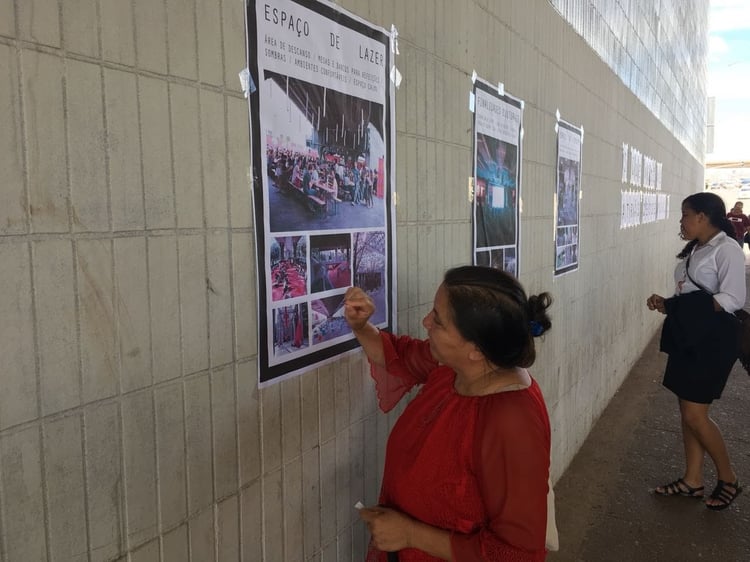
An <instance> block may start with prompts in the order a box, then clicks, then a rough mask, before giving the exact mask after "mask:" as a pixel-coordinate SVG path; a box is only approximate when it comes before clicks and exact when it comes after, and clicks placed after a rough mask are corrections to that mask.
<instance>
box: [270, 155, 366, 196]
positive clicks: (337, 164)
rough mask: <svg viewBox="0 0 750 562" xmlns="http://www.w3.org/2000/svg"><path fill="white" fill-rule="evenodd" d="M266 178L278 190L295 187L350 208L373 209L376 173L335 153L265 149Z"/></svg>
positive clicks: (362, 163) (307, 193)
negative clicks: (358, 206) (343, 203)
mask: <svg viewBox="0 0 750 562" xmlns="http://www.w3.org/2000/svg"><path fill="white" fill-rule="evenodd" d="M266 156H267V162H268V170H267V172H268V177H269V179H271V181H273V183H274V185H275V186H276V188H277V189H279V190H282V191H283V190H286V189H288V188H294V189H296V190H298V191H300V192H302V193H303V194H305V195H308V196H313V197H317V198H320V199H321V200H325V201H328V200H332V199H333V200H336V201H337V202H338V201H346V202H349V203H351V205H363V206H365V207H372V206H373V197H374V196H377V190H378V181H379V178H378V171H377V170H376V169H374V168H368V167H367V166H366V165H365V159H364V157H361V156H360V157H358V158H357V159H356V161H355V160H354V159H353V158H352V157H348V158H346V157H344V156H341V155H339V154H336V153H328V154H325V155H324V156H323V157H319V156H317V155H315V154H314V153H309V152H308V153H302V152H296V151H291V150H287V149H283V148H279V147H277V148H271V147H269V148H268V151H267V155H266Z"/></svg>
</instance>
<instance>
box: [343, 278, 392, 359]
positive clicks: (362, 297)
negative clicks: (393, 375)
mask: <svg viewBox="0 0 750 562" xmlns="http://www.w3.org/2000/svg"><path fill="white" fill-rule="evenodd" d="M374 312H375V303H374V302H373V300H372V299H371V298H370V297H368V296H367V294H366V293H365V292H364V291H363V290H362V289H360V288H359V287H350V288H349V289H348V290H347V291H346V295H345V304H344V318H346V321H347V322H348V323H349V327H350V328H351V329H352V333H353V334H354V336H355V337H356V338H357V341H359V344H360V345H361V346H362V349H363V350H364V352H365V354H366V355H367V358H368V359H369V360H370V362H371V363H372V364H374V365H377V366H378V367H382V368H385V366H386V365H385V352H384V351H383V340H382V339H381V338H380V331H379V330H378V329H377V328H376V327H375V326H373V325H372V324H371V323H370V321H369V320H370V317H371V316H372V314H373V313H374Z"/></svg>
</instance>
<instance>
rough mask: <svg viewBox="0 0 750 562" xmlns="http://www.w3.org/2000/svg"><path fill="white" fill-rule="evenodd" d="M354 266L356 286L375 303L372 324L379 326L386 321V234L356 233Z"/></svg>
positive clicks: (379, 231) (378, 231)
mask: <svg viewBox="0 0 750 562" xmlns="http://www.w3.org/2000/svg"><path fill="white" fill-rule="evenodd" d="M352 236H353V257H352V266H353V270H354V284H355V285H356V286H357V287H359V288H361V289H362V290H363V291H365V292H366V293H367V294H368V296H369V297H370V298H371V299H372V300H373V301H375V313H374V314H373V315H372V317H371V318H370V322H372V323H373V324H374V325H376V326H378V325H380V324H381V323H383V322H385V321H386V312H387V309H386V306H385V300H386V291H387V290H388V287H387V283H386V276H385V272H386V253H385V252H386V236H385V232H383V231H381V230H376V231H372V232H355V233H354V234H353V235H352Z"/></svg>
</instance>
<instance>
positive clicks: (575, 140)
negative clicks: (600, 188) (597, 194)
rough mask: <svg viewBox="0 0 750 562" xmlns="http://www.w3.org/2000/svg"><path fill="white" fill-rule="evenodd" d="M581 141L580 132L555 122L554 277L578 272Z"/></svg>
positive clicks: (572, 127) (562, 122)
mask: <svg viewBox="0 0 750 562" xmlns="http://www.w3.org/2000/svg"><path fill="white" fill-rule="evenodd" d="M582 141H583V135H582V131H581V129H579V128H577V127H574V126H573V125H570V124H569V123H566V122H564V121H558V123H557V182H556V184H557V185H556V187H555V217H556V221H555V275H561V274H563V273H568V272H570V271H575V270H577V269H578V255H579V246H578V241H579V234H580V233H579V227H580V209H579V203H580V194H581V144H582Z"/></svg>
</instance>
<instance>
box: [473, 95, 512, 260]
mask: <svg viewBox="0 0 750 562" xmlns="http://www.w3.org/2000/svg"><path fill="white" fill-rule="evenodd" d="M473 93H474V173H473V176H474V197H473V219H474V220H473V241H474V247H473V253H474V263H475V264H477V265H485V266H490V267H495V268H497V269H502V270H504V271H507V272H508V273H512V274H513V275H518V255H519V235H520V233H519V230H520V229H519V213H520V205H519V201H520V197H521V196H520V189H521V181H520V179H521V165H520V164H521V131H522V115H523V104H522V102H521V101H520V100H517V99H515V98H512V97H510V96H507V95H500V94H499V93H498V90H497V87H496V86H495V87H492V86H490V85H489V84H486V83H485V82H482V81H480V80H477V81H476V82H475V83H474V92H473Z"/></svg>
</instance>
